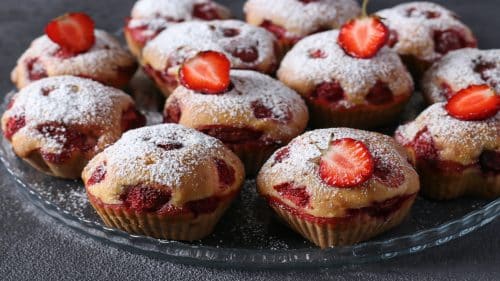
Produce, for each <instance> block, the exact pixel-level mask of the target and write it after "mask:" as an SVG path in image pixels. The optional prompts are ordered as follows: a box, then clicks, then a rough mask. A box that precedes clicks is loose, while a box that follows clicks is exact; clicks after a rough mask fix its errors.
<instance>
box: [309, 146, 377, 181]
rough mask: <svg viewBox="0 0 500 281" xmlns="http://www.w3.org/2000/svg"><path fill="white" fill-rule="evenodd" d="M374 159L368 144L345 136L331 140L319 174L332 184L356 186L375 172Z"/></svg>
mask: <svg viewBox="0 0 500 281" xmlns="http://www.w3.org/2000/svg"><path fill="white" fill-rule="evenodd" d="M373 171H374V160H373V157H372V155H371V153H370V151H369V150H368V148H367V147H366V145H365V144H364V143H363V142H361V141H358V140H355V139H351V138H344V139H339V140H335V141H332V142H330V146H329V147H328V148H327V149H326V151H325V152H324V153H323V155H322V156H321V159H320V163H319V175H320V177H321V179H323V181H325V183H327V184H328V185H330V186H334V187H339V188H345V187H354V186H357V185H360V184H362V183H364V182H365V181H367V180H368V179H369V178H370V177H371V176H372V174H373Z"/></svg>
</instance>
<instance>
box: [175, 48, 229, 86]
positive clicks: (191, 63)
mask: <svg viewBox="0 0 500 281" xmlns="http://www.w3.org/2000/svg"><path fill="white" fill-rule="evenodd" d="M230 70H231V62H230V61H229V59H228V58H227V57H226V56H225V55H224V54H222V53H219V52H215V51H204V52H200V53H198V54H197V55H196V56H194V57H192V58H190V59H188V60H187V61H185V62H184V64H183V65H182V66H181V68H180V70H179V80H180V83H181V84H182V85H183V86H184V87H186V88H188V89H191V90H193V91H197V92H202V93H204V94H212V95H217V94H221V93H224V92H225V91H226V90H227V89H228V88H229V85H230V84H231V79H230V76H229V72H230Z"/></svg>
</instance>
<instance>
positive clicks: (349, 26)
mask: <svg viewBox="0 0 500 281" xmlns="http://www.w3.org/2000/svg"><path fill="white" fill-rule="evenodd" d="M388 39H389V29H388V28H387V26H385V24H384V23H383V22H382V21H381V20H380V19H379V18H376V17H363V18H358V19H352V20H350V21H348V22H347V23H345V24H344V25H343V26H342V27H341V28H340V32H339V37H338V43H339V45H340V47H342V49H344V51H345V52H346V53H347V54H348V55H350V56H352V57H355V58H360V59H369V58H372V57H374V56H375V55H376V54H377V53H378V51H379V50H380V49H381V48H382V47H384V45H385V44H386V43H387V41H388Z"/></svg>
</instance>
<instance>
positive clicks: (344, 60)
mask: <svg viewBox="0 0 500 281" xmlns="http://www.w3.org/2000/svg"><path fill="white" fill-rule="evenodd" d="M388 38H389V30H388V29H387V27H386V26H385V25H384V24H383V23H382V21H381V20H380V19H379V18H377V17H375V16H367V15H366V12H365V11H364V12H363V16H362V17H360V18H356V19H352V20H350V21H349V22H347V23H345V24H344V25H343V26H342V27H341V29H340V30H333V31H327V32H323V33H318V34H315V35H311V36H309V37H306V38H304V39H303V40H301V41H300V42H299V43H297V44H296V45H295V46H294V47H293V48H292V50H290V52H288V54H287V55H286V56H285V58H284V59H283V61H282V62H281V66H280V68H279V70H278V78H279V79H280V80H281V81H282V82H283V83H285V84H286V85H287V86H289V87H290V88H292V89H294V90H296V91H297V92H298V93H299V94H300V95H302V97H303V98H304V99H305V100H306V102H307V104H308V106H309V110H310V112H311V124H312V126H313V127H315V128H328V127H336V126H345V127H354V128H374V127H380V126H384V125H387V124H389V123H391V122H394V121H396V120H397V117H398V115H399V114H400V113H401V112H402V110H403V109H404V106H405V105H406V103H407V102H408V100H409V99H410V96H411V95H412V93H413V80H412V78H411V76H410V74H409V72H408V71H407V69H406V67H405V66H404V64H403V63H402V62H401V59H400V58H399V56H398V54H397V53H396V52H395V51H393V50H391V49H390V48H388V47H385V44H386V43H387V40H388Z"/></svg>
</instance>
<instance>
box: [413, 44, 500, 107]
mask: <svg viewBox="0 0 500 281" xmlns="http://www.w3.org/2000/svg"><path fill="white" fill-rule="evenodd" d="M478 84H487V85H489V86H490V87H491V88H493V89H494V90H495V91H496V92H497V93H500V49H495V50H478V49H469V48H467V49H460V50H456V51H452V52H450V53H448V54H447V55H445V56H444V57H443V58H441V59H440V60H439V61H437V62H436V63H435V64H434V65H433V66H432V67H431V68H430V69H429V70H428V71H427V72H426V73H425V75H424V78H423V79H422V85H421V87H420V88H421V89H422V94H423V95H424V97H425V100H426V101H427V102H428V103H429V104H432V103H437V102H446V101H447V100H448V99H450V98H451V97H452V96H454V95H455V94H456V93H457V92H458V91H460V90H461V89H464V88H467V87H468V86H469V85H478Z"/></svg>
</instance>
